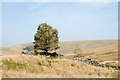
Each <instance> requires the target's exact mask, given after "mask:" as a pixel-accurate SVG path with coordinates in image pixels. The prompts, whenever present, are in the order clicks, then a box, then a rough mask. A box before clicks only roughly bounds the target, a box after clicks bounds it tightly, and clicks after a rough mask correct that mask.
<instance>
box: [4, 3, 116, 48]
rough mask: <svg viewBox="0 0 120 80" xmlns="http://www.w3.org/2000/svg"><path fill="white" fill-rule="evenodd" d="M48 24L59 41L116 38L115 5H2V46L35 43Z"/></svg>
mask: <svg viewBox="0 0 120 80" xmlns="http://www.w3.org/2000/svg"><path fill="white" fill-rule="evenodd" d="M43 22H45V23H47V24H49V25H51V26H52V27H53V28H56V29H57V30H58V32H59V41H60V42H63V41H78V40H104V39H118V3H117V2H2V45H3V46H11V45H17V44H24V43H29V42H33V41H34V35H35V33H36V30H37V27H38V25H39V24H41V23H43Z"/></svg>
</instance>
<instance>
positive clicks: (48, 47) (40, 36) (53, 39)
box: [33, 23, 60, 53]
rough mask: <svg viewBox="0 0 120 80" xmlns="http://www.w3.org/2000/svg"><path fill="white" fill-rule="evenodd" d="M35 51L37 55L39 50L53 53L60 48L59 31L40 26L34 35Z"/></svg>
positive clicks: (45, 25)
mask: <svg viewBox="0 0 120 80" xmlns="http://www.w3.org/2000/svg"><path fill="white" fill-rule="evenodd" d="M34 40H35V42H33V43H34V50H35V53H36V52H37V51H38V50H44V51H45V52H47V51H52V50H56V49H58V48H60V47H59V46H58V42H59V39H58V31H57V29H52V26H50V25H47V24H46V23H42V24H40V25H39V26H38V28H37V32H36V34H35V35H34Z"/></svg>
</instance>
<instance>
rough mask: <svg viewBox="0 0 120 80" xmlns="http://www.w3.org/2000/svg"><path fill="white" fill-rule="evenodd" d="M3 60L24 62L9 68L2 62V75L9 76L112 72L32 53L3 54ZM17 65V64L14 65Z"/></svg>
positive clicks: (82, 75) (86, 75)
mask: <svg viewBox="0 0 120 80" xmlns="http://www.w3.org/2000/svg"><path fill="white" fill-rule="evenodd" d="M3 61H7V62H12V63H11V64H10V65H11V66H12V65H14V64H13V63H19V64H25V66H24V68H15V69H14V68H12V67H11V68H9V69H8V67H10V66H8V65H7V64H5V63H4V64H3V74H2V76H3V77H4V78H5V77H10V78H16V77H17V78H21V77H23V78H111V77H116V76H115V74H114V73H112V72H111V71H109V70H108V69H106V68H100V67H95V66H91V65H87V64H84V63H82V62H78V61H73V60H66V59H52V60H46V59H41V56H32V55H3ZM16 67H18V66H16Z"/></svg>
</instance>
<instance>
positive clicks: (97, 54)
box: [96, 52, 117, 56]
mask: <svg viewBox="0 0 120 80" xmlns="http://www.w3.org/2000/svg"><path fill="white" fill-rule="evenodd" d="M113 53H117V52H107V53H102V54H97V55H96V56H100V55H109V54H113Z"/></svg>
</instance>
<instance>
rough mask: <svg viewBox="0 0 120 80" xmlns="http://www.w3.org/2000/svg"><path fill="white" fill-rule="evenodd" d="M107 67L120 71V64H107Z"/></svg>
mask: <svg viewBox="0 0 120 80" xmlns="http://www.w3.org/2000/svg"><path fill="white" fill-rule="evenodd" d="M105 65H106V67H111V68H114V69H119V68H120V65H118V64H115V63H114V64H113V63H106V64H105Z"/></svg>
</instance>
